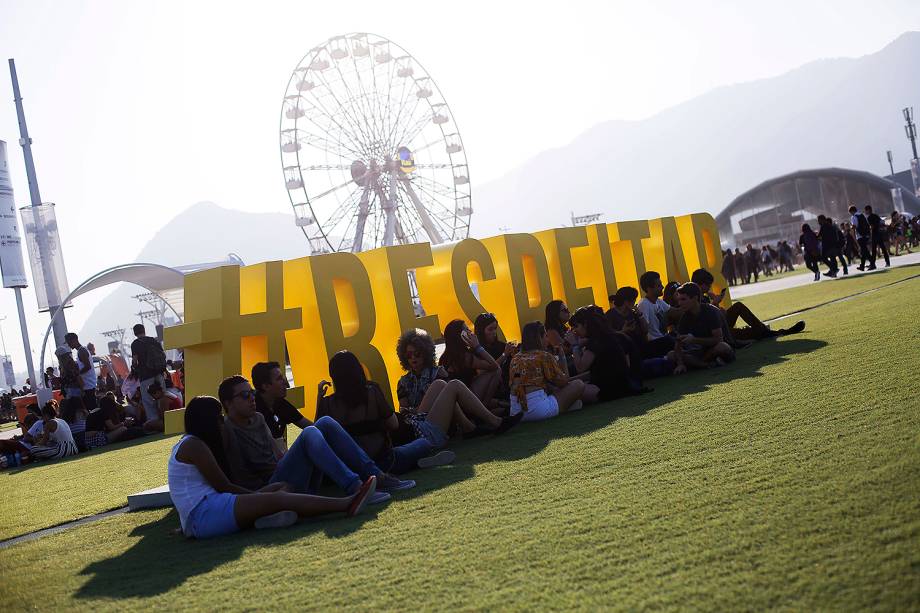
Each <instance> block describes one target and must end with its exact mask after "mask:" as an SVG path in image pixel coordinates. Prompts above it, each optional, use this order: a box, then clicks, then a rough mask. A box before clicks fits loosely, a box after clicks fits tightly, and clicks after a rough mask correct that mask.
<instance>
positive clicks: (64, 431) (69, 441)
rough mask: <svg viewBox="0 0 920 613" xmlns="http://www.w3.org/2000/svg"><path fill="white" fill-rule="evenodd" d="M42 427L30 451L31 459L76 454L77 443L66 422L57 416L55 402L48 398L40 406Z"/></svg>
mask: <svg viewBox="0 0 920 613" xmlns="http://www.w3.org/2000/svg"><path fill="white" fill-rule="evenodd" d="M42 422H44V428H43V430H42V433H41V434H40V435H39V436H38V439H37V440H36V441H35V446H34V447H32V449H31V450H30V453H31V455H32V459H33V460H56V459H58V458H66V457H68V456H72V455H77V453H79V450H78V449H77V443H76V441H74V440H73V434H71V433H70V426H68V425H67V422H66V421H64V420H63V419H61V418H60V417H58V414H57V402H55V401H54V400H49V401H48V402H46V403H45V404H44V405H43V406H42Z"/></svg>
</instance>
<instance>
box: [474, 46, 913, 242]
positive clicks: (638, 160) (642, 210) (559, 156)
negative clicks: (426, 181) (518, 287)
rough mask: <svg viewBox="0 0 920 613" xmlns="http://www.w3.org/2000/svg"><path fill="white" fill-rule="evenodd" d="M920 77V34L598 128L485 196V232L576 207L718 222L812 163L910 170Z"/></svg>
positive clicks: (478, 200) (478, 198) (549, 220)
mask: <svg viewBox="0 0 920 613" xmlns="http://www.w3.org/2000/svg"><path fill="white" fill-rule="evenodd" d="M918 74H920V32H909V33H906V34H903V35H902V36H900V37H899V38H897V39H896V40H895V41H893V42H892V43H890V44H889V45H888V46H886V47H885V48H884V49H882V50H881V51H879V52H877V53H874V54H871V55H867V56H864V57H861V58H855V59H827V60H819V61H815V62H811V63H809V64H806V65H805V66H802V67H801V68H798V69H796V70H793V71H791V72H789V73H786V74H784V75H781V76H778V77H773V78H769V79H762V80H758V81H753V82H749V83H743V84H738V85H731V86H727V87H720V88H717V89H714V90H712V91H710V92H708V93H706V94H703V95H701V96H699V97H697V98H694V99H692V100H689V101H687V102H685V103H683V104H680V105H677V106H675V107H672V108H670V109H667V110H665V111H663V112H661V113H658V114H657V115H655V116H653V117H650V118H648V119H645V120H642V121H609V122H605V123H602V124H599V125H596V126H594V127H593V128H591V129H590V130H588V131H587V132H585V133H583V134H581V135H580V136H578V137H577V138H576V139H575V140H573V141H572V142H571V143H569V144H568V145H566V146H564V147H560V148H557V149H553V150H550V151H546V152H544V153H541V154H539V155H537V156H536V157H534V158H533V159H532V160H530V161H529V162H527V163H525V164H524V165H523V166H521V167H520V168H517V169H516V170H514V171H512V172H511V173H509V174H508V175H506V176H504V177H502V178H499V179H497V180H495V181H492V182H490V183H487V184H484V185H482V186H481V187H479V188H478V189H476V190H475V192H474V194H473V206H474V208H475V210H476V214H475V215H473V228H472V230H473V234H474V235H483V236H487V235H491V234H494V233H496V232H497V231H498V228H500V227H502V226H508V227H510V228H511V229H512V230H514V231H531V230H537V229H543V228H547V227H553V226H559V225H564V224H568V223H570V221H569V212H570V211H574V213H575V215H580V214H587V213H603V214H604V217H603V218H602V219H604V220H606V221H616V220H622V219H636V218H649V217H657V216H661V215H674V214H682V213H688V212H696V211H708V212H710V213H712V214H713V215H715V214H716V213H718V212H719V211H720V210H721V209H722V208H724V207H725V206H726V205H728V203H729V202H731V200H732V199H733V198H734V197H735V196H737V195H738V194H740V193H742V192H744V191H745V190H747V189H749V188H751V187H753V186H755V185H757V184H758V183H760V182H761V181H764V180H766V179H769V178H771V177H774V176H777V175H781V174H785V173H788V172H792V171H795V170H800V169H805V168H819V167H827V166H839V167H844V168H854V169H859V170H867V171H869V172H875V173H877V174H888V169H887V163H886V160H885V151H886V150H887V149H892V150H894V151H895V154H896V159H897V158H898V157H900V162H901V163H900V164H899V165H900V166H906V165H907V158H908V155H907V154H909V151H910V149H909V145H908V143H907V141H906V139H905V137H904V120H903V116H902V114H901V109H902V108H904V107H905V106H911V105H913V106H917V107H920V91H918V89H917V79H916V75H918ZM912 75H913V76H912ZM474 163H475V161H474Z"/></svg>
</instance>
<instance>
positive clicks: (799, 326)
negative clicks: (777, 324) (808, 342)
mask: <svg viewBox="0 0 920 613" xmlns="http://www.w3.org/2000/svg"><path fill="white" fill-rule="evenodd" d="M804 329H805V322H804V321H797V322H795V323H794V324H793V325H791V326H790V327H788V328H786V329H785V330H780V334H784V335H785V334H798V333H799V332H801V331H802V330H804Z"/></svg>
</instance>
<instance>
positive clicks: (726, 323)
mask: <svg viewBox="0 0 920 613" xmlns="http://www.w3.org/2000/svg"><path fill="white" fill-rule="evenodd" d="M713 283H714V279H713V276H712V274H711V273H709V272H708V271H705V270H702V269H701V270H697V271H695V272H694V273H693V275H692V278H691V281H689V282H687V283H684V284H678V283H669V284H668V285H667V286H665V285H664V284H663V283H662V280H661V277H660V275H659V274H658V273H656V272H646V273H644V274H643V275H642V276H641V278H640V280H639V285H640V289H636V288H632V287H622V288H620V289H618V290H617V292H616V294H614V295H611V296H610V297H609V300H610V308H609V309H608V310H607V311H605V310H604V309H602V308H601V307H599V306H596V305H590V306H583V307H580V308H578V309H576V310H575V311H574V312H570V311H569V308H568V306H567V305H566V304H565V303H564V302H563V301H560V300H553V301H552V302H550V303H549V304H547V305H546V308H545V317H544V320H543V321H533V322H528V323H526V324H525V325H524V326H523V327H522V329H521V330H520V331H519V332H520V342H515V341H507V340H505V339H506V338H509V337H510V335H511V334H512V332H513V331H511V330H504V331H503V330H502V329H501V325H500V322H499V321H498V320H497V318H496V317H495V315H494V314H492V313H482V314H480V315H479V316H478V317H476V318H475V320H474V322H473V328H472V329H470V327H469V326H468V325H467V323H466V322H464V321H462V320H454V321H451V322H449V323H448V324H447V325H446V326H445V328H444V331H443V333H442V337H443V343H444V346H443V351H442V352H441V353H440V356H438V352H437V347H436V344H435V339H433V338H432V337H431V335H429V334H428V333H427V332H425V331H423V330H419V329H412V330H407V331H405V332H404V333H403V334H402V335H401V336H400V338H399V339H398V340H397V343H396V353H397V357H398V359H399V363H400V364H401V366H402V368H403V369H404V371H405V372H404V374H403V375H402V376H401V377H400V379H399V381H398V382H397V385H396V399H395V400H396V402H395V404H396V405H397V406H398V410H396V407H394V404H391V402H390V401H389V399H388V396H389V395H388V393H387V392H385V391H384V388H383V387H382V386H381V383H384V382H375V381H370V380H368V379H367V375H366V374H365V370H364V368H363V367H362V366H361V363H360V361H359V360H358V358H357V357H356V356H355V355H354V354H352V353H351V352H349V351H340V352H338V353H336V354H335V355H333V356H332V358H331V360H330V362H329V375H330V379H331V381H326V380H323V381H320V382H319V383H318V385H317V396H316V413H315V421H311V420H309V419H307V418H305V417H304V416H303V415H302V414H301V413H300V412H299V411H297V410H296V408H295V407H294V406H293V405H291V403H290V402H288V401H287V400H286V392H287V379H286V377H285V375H284V369H283V368H282V365H280V364H279V363H277V362H263V363H259V364H256V365H255V366H254V367H253V368H252V372H251V373H250V378H249V379H247V378H245V377H243V376H241V375H234V376H232V377H228V378H227V379H225V380H223V381H222V382H221V383H220V385H219V386H218V388H217V390H216V398H215V397H210V396H197V397H195V398H193V399H192V400H191V401H190V402H189V403H188V406H187V407H186V411H185V431H186V434H185V436H184V437H183V438H182V439H180V440H179V442H177V443H176V445H175V446H174V448H173V451H172V453H171V454H170V458H169V462H168V480H169V487H170V492H171V493H172V496H173V501H174V503H175V505H176V508H177V510H178V513H179V519H180V524H181V527H182V530H183V532H184V534H186V535H187V536H190V537H196V538H208V537H212V536H218V535H223V534H228V533H231V532H236V531H238V530H240V529H244V528H248V527H252V526H255V527H278V526H285V525H290V524H291V523H294V522H295V521H297V519H298V518H300V517H307V516H315V515H322V514H327V513H341V512H345V513H347V514H349V515H353V514H356V513H359V512H360V511H361V510H362V509H363V508H364V506H365V505H367V504H377V503H382V502H385V501H386V500H389V499H390V497H391V495H392V493H393V492H396V491H400V490H405V489H410V488H412V487H414V486H415V482H414V481H413V480H411V479H404V478H402V476H403V475H404V474H405V473H408V472H410V471H413V470H417V469H426V468H430V467H433V466H440V465H444V464H448V463H451V462H452V461H453V460H454V458H455V455H454V452H453V451H451V450H450V449H449V448H448V447H449V446H450V445H451V444H452V442H454V441H456V440H461V439H469V438H475V437H480V436H489V435H493V436H494V435H501V434H503V433H505V432H507V431H508V430H510V429H511V428H514V427H516V426H517V425H518V424H519V423H521V422H531V421H540V420H546V419H551V418H554V417H556V416H558V415H560V414H561V413H566V412H571V411H577V410H579V409H581V408H583V407H586V406H589V405H591V404H594V403H598V402H605V401H610V400H614V399H618V398H624V397H627V396H633V395H637V394H645V393H649V392H652V390H651V389H650V388H649V387H648V386H647V385H646V382H647V381H648V380H649V379H651V378H654V377H662V376H669V375H672V376H673V375H681V374H683V373H685V372H687V371H688V370H690V369H705V368H712V367H718V366H721V365H723V364H726V363H728V362H731V361H732V360H734V359H735V354H736V351H737V350H738V349H741V348H744V347H746V346H748V345H749V344H750V343H751V342H753V341H755V340H758V339H764V338H771V337H776V336H780V335H784V334H791V333H795V332H799V331H801V330H802V329H804V327H805V323H804V322H798V323H796V324H795V325H794V326H792V327H791V328H789V329H787V330H772V329H770V327H769V326H767V325H766V324H764V323H763V322H761V321H760V320H759V319H758V318H757V317H756V316H755V315H754V313H752V312H751V311H750V309H748V308H746V307H745V306H744V305H743V304H742V303H739V302H735V303H733V304H732V305H731V306H729V307H728V308H723V304H722V303H723V300H724V297H725V291H724V290H723V291H722V292H720V293H714V292H713V291H712V285H713ZM640 290H641V296H642V297H641V299H640ZM739 322H744V323H745V324H747V325H746V326H744V327H739V326H738V324H739ZM515 332H516V331H515ZM290 425H293V426H296V427H297V428H299V429H300V430H301V432H300V433H299V435H298V436H297V438H296V440H295V441H294V442H293V443H292V444H291V445H290V446H288V444H287V439H286V433H287V430H288V426H290ZM324 477H325V478H327V479H328V480H329V481H330V482H331V484H334V487H335V488H336V490H337V491H336V493H337V494H339V495H337V496H331V497H330V496H320V495H318V493H319V491H320V490H319V488H320V485H321V482H322V480H323V478H324Z"/></svg>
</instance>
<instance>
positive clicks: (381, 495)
mask: <svg viewBox="0 0 920 613" xmlns="http://www.w3.org/2000/svg"><path fill="white" fill-rule="evenodd" d="M391 498H392V496H390V494H389V493H388V492H374V493H373V494H371V495H370V496H369V497H368V499H367V504H383V503H384V502H389V501H390V499H391Z"/></svg>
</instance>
